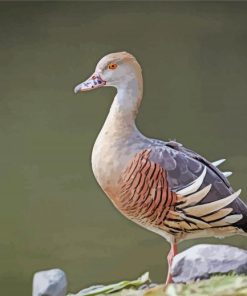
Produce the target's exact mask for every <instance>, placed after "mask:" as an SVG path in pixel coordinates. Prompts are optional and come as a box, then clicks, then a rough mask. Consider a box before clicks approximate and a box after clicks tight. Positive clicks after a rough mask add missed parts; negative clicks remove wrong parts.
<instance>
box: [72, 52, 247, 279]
mask: <svg viewBox="0 0 247 296" xmlns="http://www.w3.org/2000/svg"><path fill="white" fill-rule="evenodd" d="M101 86H113V87H116V88H117V95H116V96H115V98H114V101H113V104H112V106H111V109H110V112H109V115H108V116H107V119H106V121H105V124H104V126H103V128H102V130H101V131H100V133H99V135H98V138H97V140H96V142H95V145H94V148H93V153H92V167H93V172H94V175H95V177H96V179H97V181H98V183H99V184H100V186H101V188H102V189H103V190H104V191H105V193H106V194H107V195H108V197H109V198H110V199H111V201H112V202H113V204H114V205H115V206H116V207H117V208H118V210H120V211H121V212H122V213H123V214H124V215H125V216H126V217H127V218H129V219H130V220H132V221H134V222H136V223H138V224H139V225H141V226H143V227H145V228H147V229H149V230H151V231H153V232H156V233H158V234H159V235H161V236H163V237H164V238H166V239H167V240H168V241H169V242H170V244H171V251H170V253H169V255H168V264H169V268H170V265H171V263H172V259H173V257H174V255H175V254H176V252H177V243H178V242H180V241H182V240H185V239H190V238H196V237H202V236H217V237H224V236H227V235H233V234H243V235H245V234H246V232H247V207H246V205H245V204H244V203H243V202H242V201H241V200H240V198H239V195H240V190H239V191H236V192H234V191H233V189H232V187H231V186H230V184H229V182H228V180H227V178H226V176H229V175H230V172H225V173H222V172H221V171H220V170H219V169H218V167H217V166H218V165H219V164H220V163H221V162H222V160H220V161H217V162H215V163H211V162H209V161H208V160H206V159H205V158H204V157H202V156H200V155H199V154H197V153H195V152H193V151H191V150H189V149H187V148H185V147H183V145H182V144H180V143H177V142H175V141H170V142H163V141H160V140H156V139H150V138H147V137H145V136H143V135H142V134H141V133H140V131H139V130H138V129H137V127H136V125H135V118H136V115H137V112H138V109H139V105H140V102H141V99H142V91H143V82H142V74H141V67H140V65H139V64H138V62H137V61H136V59H135V58H134V57H133V56H132V55H130V54H128V53H126V52H120V53H113V54H109V55H107V56H105V57H104V58H103V59H101V60H100V61H99V63H98V64H97V66H96V70H95V73H94V74H93V75H92V77H90V78H89V79H88V80H87V81H86V82H83V83H81V84H79V85H78V86H77V87H76V88H75V92H80V91H87V90H91V89H94V88H99V87H101ZM170 281H171V276H170V274H169V272H168V277H167V283H168V282H170Z"/></svg>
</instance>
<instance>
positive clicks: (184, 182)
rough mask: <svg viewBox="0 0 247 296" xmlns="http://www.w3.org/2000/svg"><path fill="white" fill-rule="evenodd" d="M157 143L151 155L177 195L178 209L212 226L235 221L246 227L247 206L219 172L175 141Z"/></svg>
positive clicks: (225, 224) (202, 158)
mask: <svg viewBox="0 0 247 296" xmlns="http://www.w3.org/2000/svg"><path fill="white" fill-rule="evenodd" d="M160 144H161V143H160V142H159V145H157V146H156V147H155V148H154V149H152V154H151V159H153V161H155V162H156V163H159V165H160V166H161V167H163V169H164V170H165V171H166V173H167V180H168V184H169V186H170V189H171V190H172V191H174V192H176V194H177V195H178V196H181V197H182V198H180V199H179V200H180V204H178V207H177V209H178V210H181V211H182V212H183V213H184V214H186V215H187V216H191V217H196V218H197V219H202V220H203V221H207V222H210V225H213V226H228V225H234V226H237V227H238V228H241V229H243V230H244V231H247V207H246V205H245V204H244V203H243V202H242V201H241V200H240V198H239V197H238V196H239V195H240V190H239V191H237V192H235V193H234V191H233V189H232V187H231V186H230V184H229V182H228V180H227V179H226V178H225V176H224V175H223V174H222V172H221V171H220V170H219V169H218V168H217V167H215V166H214V165H213V164H212V163H210V162H209V161H207V160H206V159H205V158H204V157H202V156H200V155H199V154H197V153H195V152H193V151H191V150H188V149H186V148H184V147H183V146H182V145H181V144H179V143H176V142H168V143H164V145H160Z"/></svg>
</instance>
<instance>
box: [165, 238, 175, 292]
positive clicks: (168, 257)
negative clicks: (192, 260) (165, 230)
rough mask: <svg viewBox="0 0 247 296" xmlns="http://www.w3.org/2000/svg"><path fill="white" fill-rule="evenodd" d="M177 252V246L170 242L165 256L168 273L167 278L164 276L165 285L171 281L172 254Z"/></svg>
mask: <svg viewBox="0 0 247 296" xmlns="http://www.w3.org/2000/svg"><path fill="white" fill-rule="evenodd" d="M177 253H178V247H177V244H176V243H172V244H171V249H170V252H169V254H168V256H167V262H168V273H167V278H166V284H165V286H167V285H168V284H170V283H172V282H173V281H172V276H171V265H172V260H173V258H174V256H176V255H177Z"/></svg>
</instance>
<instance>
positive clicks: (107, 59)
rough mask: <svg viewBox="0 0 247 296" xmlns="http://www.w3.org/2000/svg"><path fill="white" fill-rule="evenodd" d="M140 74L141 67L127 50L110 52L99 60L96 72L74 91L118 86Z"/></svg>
mask: <svg viewBox="0 0 247 296" xmlns="http://www.w3.org/2000/svg"><path fill="white" fill-rule="evenodd" d="M138 74H139V75H140V76H141V67H140V65H139V63H138V62H137V60H136V59H135V57H134V56H133V55H131V54H130V53H128V52H125V51H123V52H116V53H110V54H108V55H106V56H104V57H103V58H102V59H101V60H100V61H99V62H98V64H97V65H96V69H95V72H94V74H93V75H92V76H90V77H89V78H88V79H87V80H86V81H84V82H82V83H80V84H78V85H77V86H76V87H75V89H74V92H75V93H78V92H83V91H89V90H93V89H95V88H99V87H102V86H113V87H116V88H118V87H120V86H121V85H123V84H126V83H127V82H128V81H130V80H131V79H132V78H133V76H136V75H138Z"/></svg>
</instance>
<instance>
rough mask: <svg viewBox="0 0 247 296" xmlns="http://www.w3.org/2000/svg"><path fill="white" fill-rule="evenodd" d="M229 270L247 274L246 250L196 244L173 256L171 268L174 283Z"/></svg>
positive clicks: (224, 272)
mask: <svg viewBox="0 0 247 296" xmlns="http://www.w3.org/2000/svg"><path fill="white" fill-rule="evenodd" d="M229 272H235V273H237V274H247V251H245V250H242V249H239V248H236V247H231V246H226V245H207V244H202V245H197V246H194V247H192V248H190V249H188V250H186V251H184V252H182V253H180V254H178V255H177V256H175V257H174V260H173V263H172V268H171V274H172V276H173V281H174V282H175V283H186V282H191V281H195V280H198V279H207V278H209V277H211V276H212V275H215V274H227V273H229Z"/></svg>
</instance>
